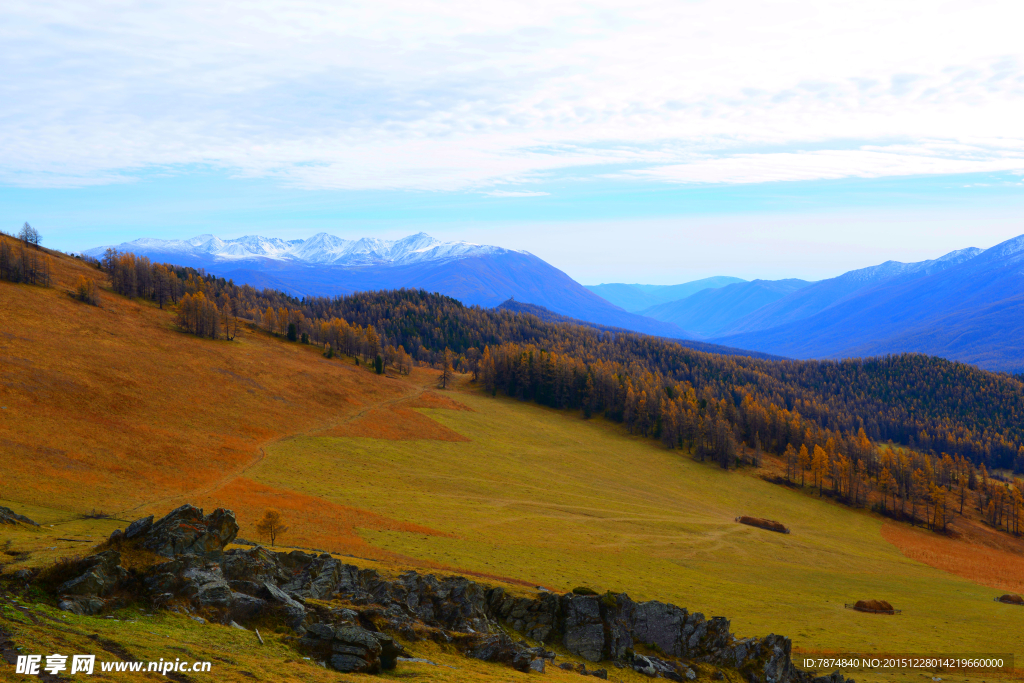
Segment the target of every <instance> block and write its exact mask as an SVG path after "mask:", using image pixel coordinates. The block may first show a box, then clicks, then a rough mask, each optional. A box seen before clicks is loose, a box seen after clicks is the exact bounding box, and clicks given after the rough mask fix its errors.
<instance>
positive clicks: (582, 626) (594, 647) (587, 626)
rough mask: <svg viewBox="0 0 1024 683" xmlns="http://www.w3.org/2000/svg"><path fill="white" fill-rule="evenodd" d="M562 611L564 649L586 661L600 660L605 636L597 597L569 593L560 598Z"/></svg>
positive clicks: (602, 655) (603, 650)
mask: <svg viewBox="0 0 1024 683" xmlns="http://www.w3.org/2000/svg"><path fill="white" fill-rule="evenodd" d="M562 611H563V613H564V614H565V627H564V633H565V635H564V636H563V637H562V644H563V645H565V649H566V650H568V651H569V652H571V653H573V654H575V655H579V656H580V657H583V658H584V659H586V660H588V661H591V662H599V661H601V660H602V659H603V658H604V652H605V637H604V621H603V620H602V619H601V605H600V602H599V598H598V597H597V596H593V595H573V594H572V593H570V594H568V595H565V596H564V597H563V598H562Z"/></svg>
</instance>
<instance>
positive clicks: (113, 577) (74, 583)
mask: <svg viewBox="0 0 1024 683" xmlns="http://www.w3.org/2000/svg"><path fill="white" fill-rule="evenodd" d="M82 565H83V567H84V568H85V571H83V572H82V574H80V575H79V576H76V577H75V578H73V579H71V580H69V581H66V582H64V583H63V584H62V585H61V586H60V588H58V589H57V592H58V593H59V594H61V595H99V596H102V595H107V594H108V593H110V592H111V591H112V590H114V588H115V587H116V586H117V584H118V582H120V581H121V580H123V579H124V578H125V577H126V576H127V575H128V572H126V571H125V570H124V568H122V567H121V553H119V552H117V551H116V550H107V551H105V552H102V553H99V554H97V555H92V556H90V557H87V558H85V560H83V561H82Z"/></svg>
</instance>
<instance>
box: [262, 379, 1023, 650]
mask: <svg viewBox="0 0 1024 683" xmlns="http://www.w3.org/2000/svg"><path fill="white" fill-rule="evenodd" d="M458 398H459V399H460V400H462V401H464V402H465V403H466V405H468V406H469V407H471V408H473V411H474V412H466V411H458V412H456V411H441V410H427V411H425V412H426V413H427V414H428V415H430V416H431V417H432V418H434V419H435V420H437V421H439V422H441V423H442V424H444V425H446V426H447V427H449V428H450V429H452V430H455V431H458V432H459V433H461V434H463V435H465V436H467V437H469V439H470V441H469V442H463V443H453V442H438V441H381V440H371V439H358V438H331V437H316V436H310V437H303V438H300V439H295V440H291V441H288V442H282V443H279V444H276V445H275V446H273V447H272V448H271V449H270V450H269V452H268V456H267V458H266V459H265V460H264V461H263V462H262V463H261V464H260V465H259V466H258V467H257V468H255V469H254V471H253V472H252V476H253V477H254V478H255V479H256V480H258V481H264V482H266V483H269V484H273V485H275V486H281V487H289V488H295V489H299V490H303V491H305V492H307V493H309V494H310V495H316V496H321V497H323V498H325V499H327V500H344V501H348V502H349V503H350V504H354V505H356V506H359V507H365V508H367V509H371V510H374V509H377V510H379V511H386V512H387V514H388V515H390V516H393V517H396V518H398V519H402V520H412V521H416V522H417V523H420V524H425V525H427V526H430V527H432V528H435V529H438V530H440V531H448V532H451V533H452V534H453V536H452V537H447V536H417V535H412V534H398V533H394V532H386V531H366V532H364V537H366V538H367V539H368V540H369V541H370V542H371V543H373V544H374V545H378V546H381V547H385V548H388V549H391V550H393V551H395V552H398V553H402V554H404V555H410V556H415V557H423V558H429V559H432V560H435V561H438V562H443V563H448V564H457V565H459V566H462V567H468V568H471V569H475V570H478V571H483V572H493V573H498V574H503V575H507V576H519V577H522V578H525V579H530V580H531V581H535V582H536V583H538V584H542V585H546V586H550V587H552V588H555V589H559V590H565V589H568V588H571V587H572V586H575V585H578V584H580V583H584V584H589V585H591V586H592V587H594V588H597V589H599V590H602V591H603V590H605V589H612V590H624V591H626V592H628V593H629V594H630V595H631V596H633V597H634V598H638V599H661V600H666V601H671V602H675V603H677V604H680V605H684V606H687V607H689V608H691V609H694V610H700V611H702V612H704V613H705V614H706V615H719V614H721V615H726V616H728V617H730V618H731V619H732V622H733V626H734V631H735V632H737V633H740V634H764V633H768V632H772V631H774V632H781V633H784V634H786V635H789V636H791V637H793V639H794V641H795V644H796V646H798V647H800V648H803V649H805V650H808V651H832V650H842V651H847V652H850V651H875V652H879V651H893V650H895V651H901V652H950V648H951V647H954V648H955V649H956V650H957V651H963V652H995V651H1012V652H1016V653H1024V630H1022V626H1024V610H1020V609H1014V608H1012V607H1010V608H1007V606H1005V605H1000V604H998V603H995V602H993V601H992V597H993V594H994V592H993V591H992V590H991V589H987V588H982V587H979V586H978V585H976V584H973V583H970V582H968V581H965V580H962V579H959V578H956V577H953V576H950V575H949V574H945V573H943V572H940V571H938V570H935V569H932V568H931V567H928V566H926V565H923V564H920V563H918V562H915V561H913V560H909V559H907V558H905V557H904V556H903V555H901V554H900V553H899V551H897V550H896V548H894V547H893V546H892V545H890V544H889V543H887V542H885V541H884V540H883V539H882V537H881V535H880V529H881V525H882V522H881V520H880V519H878V518H877V517H874V516H872V515H869V514H867V513H859V512H854V511H851V510H849V509H847V508H844V507H840V506H838V505H833V504H831V503H828V502H825V501H819V500H816V499H814V498H812V497H809V496H805V495H801V494H799V493H796V492H793V491H789V490H786V489H784V488H781V487H778V486H774V485H771V484H768V483H766V482H763V481H760V480H758V479H756V478H753V477H747V476H742V475H737V474H736V473H725V472H722V471H721V470H719V469H717V468H715V467H713V466H709V465H706V464H700V463H697V462H694V461H692V460H690V459H688V458H685V457H680V455H679V453H677V452H676V453H673V452H669V451H665V450H662V449H660V448H657V447H654V446H652V445H651V443H650V442H649V441H647V440H643V439H639V438H635V437H630V436H628V435H626V434H623V433H622V432H621V430H620V429H619V428H618V427H617V426H615V425H610V424H607V423H601V422H598V421H591V422H584V421H583V420H580V419H578V418H576V417H573V416H568V415H564V414H560V413H556V412H554V411H550V410H546V409H543V408H539V407H536V406H532V405H527V404H522V403H518V402H515V401H511V400H508V399H500V398H499V399H494V398H490V397H484V396H481V395H480V394H478V393H475V392H466V393H463V394H461V395H459V397H458ZM314 473H315V475H314ZM382 493H383V494H384V495H381V494H382ZM740 514H751V515H755V516H764V517H769V518H772V519H777V520H781V521H783V522H784V523H786V524H787V525H788V526H790V527H791V529H792V532H793V533H792V534H790V535H782V534H775V533H771V532H767V531H762V530H759V529H754V528H750V527H746V526H741V525H739V524H736V523H735V522H734V521H733V519H734V518H735V517H736V516H737V515H740ZM863 598H881V599H886V600H889V601H890V602H892V603H893V604H895V605H896V606H897V607H900V608H902V609H903V610H904V614H903V615H901V616H899V617H879V616H874V615H865V614H861V613H857V612H853V611H852V610H847V609H844V607H843V604H844V602H851V603H852V602H854V601H856V600H858V599H863ZM953 634H955V636H954V635H953Z"/></svg>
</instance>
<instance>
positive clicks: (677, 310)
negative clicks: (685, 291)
mask: <svg viewBox="0 0 1024 683" xmlns="http://www.w3.org/2000/svg"><path fill="white" fill-rule="evenodd" d="M810 284H811V283H810V282H807V281H806V280H796V279H791V280H753V281H751V282H738V283H734V284H730V285H726V286H724V287H719V288H715V289H704V290H702V291H699V292H697V293H695V294H692V295H690V296H688V297H687V298H685V299H682V300H680V301H669V302H667V303H663V304H658V305H656V306H651V307H650V308H646V309H644V310H643V311H641V315H645V316H648V317H651V318H654V319H656V320H661V321H662V322H668V323H672V324H673V325H678V326H681V327H682V326H686V328H687V329H689V330H692V331H693V332H695V333H697V334H700V335H703V336H704V337H714V336H716V335H718V334H720V333H721V332H722V331H723V330H727V329H729V328H731V327H732V326H733V325H735V324H736V322H737V321H738V320H741V319H743V318H744V317H746V316H748V315H750V314H751V313H753V312H754V311H757V310H760V309H762V308H763V307H765V306H767V305H769V304H771V303H773V302H775V301H779V300H780V299H783V298H785V297H786V296H787V295H789V294H792V293H793V292H797V291H799V290H801V289H803V288H805V287H807V286H808V285H810Z"/></svg>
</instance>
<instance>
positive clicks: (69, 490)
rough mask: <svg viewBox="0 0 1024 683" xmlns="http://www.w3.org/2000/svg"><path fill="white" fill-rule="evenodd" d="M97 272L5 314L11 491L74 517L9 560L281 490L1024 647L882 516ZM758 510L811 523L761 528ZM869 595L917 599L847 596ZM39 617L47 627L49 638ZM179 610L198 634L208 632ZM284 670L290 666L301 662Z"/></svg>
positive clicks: (300, 531) (0, 304)
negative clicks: (184, 311) (181, 310)
mask: <svg viewBox="0 0 1024 683" xmlns="http://www.w3.org/2000/svg"><path fill="white" fill-rule="evenodd" d="M78 272H89V271H88V270H87V269H85V268H84V266H81V264H76V263H74V262H71V261H69V260H68V259H64V260H62V261H61V262H59V263H58V264H57V266H56V267H55V276H56V277H55V279H56V280H57V286H56V287H54V288H53V289H50V290H42V289H39V288H34V287H27V286H22V285H10V284H9V283H0V288H2V294H3V295H2V296H0V319H4V320H13V321H17V324H15V325H8V326H6V328H5V329H4V330H2V331H0V360H2V362H3V367H4V373H3V377H2V381H0V405H3V406H6V409H4V410H3V411H2V412H0V470H2V471H3V473H4V475H5V476H4V478H5V484H6V485H5V486H4V487H3V493H2V494H0V497H2V498H4V499H5V500H4V501H0V504H6V505H9V506H11V507H14V508H15V510H17V511H19V512H23V513H25V514H28V515H29V516H30V517H35V518H38V519H39V521H41V522H46V523H48V524H49V523H53V524H55V525H56V526H55V527H53V528H50V527H47V528H45V529H42V530H38V531H20V532H18V533H17V534H14V532H12V531H10V530H8V529H0V541H3V540H4V539H5V538H10V539H12V540H13V541H14V546H13V548H14V550H27V551H30V552H31V555H29V556H24V557H19V558H17V561H15V562H13V563H11V564H10V566H9V567H7V568H5V570H13V569H14V568H16V567H18V566H23V565H29V564H38V563H41V562H46V561H52V559H54V558H55V557H56V556H59V555H62V554H69V553H75V552H83V551H85V549H87V548H89V547H90V545H89V544H87V543H75V542H71V541H57V540H56V538H58V537H63V538H79V539H82V540H93V541H96V540H99V539H100V538H102V537H104V536H106V535H107V534H109V532H110V530H111V529H112V528H114V526H117V524H116V523H115V522H112V521H106V520H80V519H78V518H77V515H78V513H82V512H87V511H89V510H91V509H93V508H98V509H105V510H108V511H112V510H116V511H120V512H121V515H120V516H121V517H122V519H132V518H134V517H135V516H139V515H141V514H142V512H143V511H152V512H165V511H166V510H167V509H169V508H170V507H172V506H173V505H176V504H179V503H181V502H184V501H186V500H188V501H193V502H201V503H202V504H203V505H204V506H206V507H210V506H212V505H225V506H227V507H231V508H234V509H235V510H236V511H237V512H239V518H240V521H241V523H242V532H241V534H242V535H243V536H253V535H254V532H253V530H252V523H253V521H254V518H255V516H257V515H258V514H259V512H260V511H261V510H262V508H263V507H265V506H266V505H270V504H273V505H276V506H278V507H281V508H282V509H284V510H285V512H286V514H288V515H289V517H290V520H289V521H291V522H292V527H293V531H292V532H291V534H290V536H289V538H288V539H286V540H287V541H288V542H290V543H293V544H295V545H304V546H314V547H323V548H328V549H330V550H332V551H337V552H342V553H352V554H355V555H358V556H360V557H365V558H370V560H374V561H377V562H370V561H369V560H366V561H364V560H360V562H362V563H364V564H368V563H369V564H376V565H377V566H381V567H383V568H394V569H397V568H401V567H406V566H418V567H420V568H424V567H426V568H432V567H433V568H436V567H447V568H451V569H453V570H469V571H473V572H477V573H480V574H486V575H497V576H505V577H511V578H517V579H521V580H526V581H529V582H531V583H536V584H543V585H545V586H549V587H552V588H555V589H560V590H562V589H566V588H570V587H572V586H574V585H578V584H589V585H591V586H593V587H594V588H598V589H601V590H604V589H612V590H624V591H626V592H628V593H629V594H630V595H632V596H633V597H634V598H637V599H660V600H666V601H671V602H675V603H677V604H680V605H683V606H686V607H688V608H690V609H692V610H696V611H702V612H704V613H705V614H706V615H718V614H722V615H725V616H728V617H729V618H731V619H732V622H733V630H734V632H737V633H739V634H749V635H753V634H765V633H768V632H773V631H774V632H781V633H784V634H786V635H789V636H791V637H792V638H793V639H794V642H795V644H796V645H797V647H799V648H803V649H804V650H807V651H822V650H825V651H827V650H842V651H847V652H849V651H853V650H873V651H893V650H897V651H904V652H910V651H917V652H928V651H931V652H952V651H956V652H972V651H973V652H1000V651H1012V652H1014V653H1016V654H1017V655H1018V656H1024V609H1020V608H1014V607H1009V606H1005V605H1000V604H998V603H994V602H993V601H992V596H993V594H994V593H993V591H992V590H991V589H987V588H982V587H980V586H978V585H977V584H974V583H971V582H968V581H965V580H962V579H958V578H956V577H953V576H951V575H949V574H946V573H943V572H940V571H938V570H935V569H932V568H931V567H928V566H926V565H924V564H921V563H918V562H915V561H912V560H909V559H906V558H905V557H904V556H903V555H901V554H900V553H899V552H898V551H897V550H896V549H895V548H894V547H893V546H892V545H890V544H889V543H887V542H886V541H885V540H884V539H883V538H882V536H881V534H880V528H881V521H880V520H879V519H878V518H876V517H873V516H871V515H869V514H867V513H862V512H854V511H851V510H849V509H846V508H842V507H839V506H836V505H832V504H830V503H828V502H827V501H819V500H816V499H814V498H812V497H809V496H807V495H803V494H800V493H797V492H793V491H789V490H786V489H784V488H781V487H777V486H773V485H770V484H767V483H764V482H762V481H760V480H757V479H755V478H753V477H747V476H743V475H741V474H737V473H725V472H721V471H720V470H718V469H716V468H715V467H713V466H710V465H706V464H700V463H696V462H692V461H691V460H689V459H688V458H686V457H683V456H682V455H681V454H680V453H678V452H669V451H665V450H663V449H661V448H660V447H658V446H657V445H656V444H654V443H652V442H651V441H649V440H643V439H639V438H634V437H630V436H628V435H626V434H624V433H623V432H622V430H621V428H620V427H618V426H617V425H612V424H609V423H604V422H601V421H599V420H591V421H583V420H581V419H580V418H579V417H578V416H575V415H570V414H565V413H558V412H555V411H551V410H547V409H544V408H540V407H537V406H534V405H528V404H523V403H519V402H516V401H512V400H508V399H503V398H497V399H495V398H491V397H485V396H482V395H480V394H479V393H478V392H476V391H475V390H473V389H472V388H471V387H469V386H468V385H464V386H462V387H461V388H460V389H459V390H457V391H456V392H452V393H450V394H447V395H448V396H454V397H455V398H457V399H458V400H459V401H461V402H462V403H464V404H465V405H466V406H468V407H469V408H470V409H471V410H450V409H441V408H429V407H428V408H424V407H422V406H430V405H444V401H443V400H442V401H438V400H436V399H432V398H430V394H429V393H428V394H424V393H423V389H424V387H425V386H427V385H429V384H432V383H433V378H432V375H431V373H429V372H427V371H421V372H417V373H415V374H414V376H413V377H412V378H411V379H396V378H386V379H385V378H379V377H375V376H373V375H371V374H369V373H368V372H366V371H365V369H363V368H357V367H355V366H354V365H353V364H350V363H348V364H346V363H343V362H337V361H335V362H327V361H325V360H324V359H322V358H320V356H319V354H318V353H317V352H316V350H315V349H312V348H309V347H302V346H299V345H294V344H287V343H284V342H282V341H281V340H279V339H275V338H270V337H268V336H266V335H264V334H262V333H258V332H254V331H246V332H245V333H244V334H243V335H242V336H241V337H240V339H239V341H237V342H234V343H228V342H223V341H217V342H213V341H209V340H201V339H197V338H194V337H189V336H186V335H182V334H180V333H178V332H176V331H174V329H173V326H172V324H171V318H170V314H169V313H168V312H166V311H159V310H157V309H156V308H155V307H153V306H152V305H150V304H147V303H144V302H132V301H126V300H124V299H122V298H120V297H116V296H113V295H110V294H106V293H104V295H103V302H102V304H103V306H102V308H93V307H88V306H84V305H82V304H79V303H77V302H75V301H73V300H71V299H70V298H69V297H68V296H67V295H66V293H65V292H64V291H63V289H64V288H66V287H68V286H70V282H71V281H72V279H73V278H74V277H75V276H76V275H77V273H78ZM91 274H93V275H95V274H96V273H95V271H92V273H91ZM410 397H416V398H415V400H412V401H410ZM424 417H426V418H430V419H429V420H425V419H424ZM380 423H384V424H385V425H386V427H384V428H381V427H380ZM353 435H355V436H353ZM367 436H371V437H376V438H367ZM415 436H422V437H427V438H419V439H413V438H412V437H415ZM9 482H13V485H12V484H10V483H9ZM740 514H750V515H755V516H764V517H770V518H773V519H778V520H780V521H783V522H785V523H786V524H787V525H788V526H790V527H791V528H792V530H793V533H792V534H791V535H778V534H773V533H771V532H766V531H762V530H758V529H753V528H750V527H744V526H740V525H737V524H735V523H734V522H733V519H734V517H736V516H737V515H740ZM357 534H358V535H357ZM89 536H91V539H90V538H89ZM9 557H10V558H13V557H14V556H9ZM2 561H4V562H6V561H7V558H4V559H3V560H2ZM381 563H383V564H381ZM860 598H880V599H887V600H889V601H890V602H892V603H894V604H895V605H896V606H897V607H900V608H902V609H903V610H904V614H903V615H901V616H899V617H881V616H874V615H865V614H860V613H854V612H852V611H849V610H845V609H843V607H842V604H843V602H852V601H854V600H856V599H860ZM5 613H6V612H5ZM166 618H167V619H171V620H173V617H166ZM69 619H77V618H73V617H69ZM139 619H141V620H140V621H139V623H140V624H146V628H148V629H149V631H155V630H157V629H156V628H155V627H153V628H150V626H151V624H150V622H149V621H148V619H150V618H141V617H140V618H139ZM152 619H157V620H159V619H164V617H153V618H152ZM85 621H86V622H87V623H88V624H89V628H91V629H94V630H97V631H99V630H102V629H108V628H109V629H112V628H114V626H113V625H111V624H109V623H106V622H104V621H103V620H98V619H92V620H85ZM186 627H188V628H186ZM17 628H19V629H20V628H22V627H21V626H19V627H17ZM24 628H25V629H27V631H26V632H25V633H23V634H22V635H24V636H25V637H26V638H28V641H25V642H31V641H32V640H33V639H36V640H37V641H38V639H39V638H43V637H44V635H45V634H42V632H40V631H39V628H37V627H34V626H32V627H30V626H27V625H26V626H25V627H24ZM118 628H122V629H123V632H121V633H120V638H121V641H120V642H124V643H126V644H127V645H129V646H132V647H139V648H148V647H150V646H151V644H148V641H147V638H148V636H146V635H145V633H147V632H148V631H147V630H146V629H143V628H141V627H139V628H137V629H135V631H132V630H131V629H127V627H118ZM174 628H179V629H181V630H182V633H181V634H179V637H180V638H182V639H185V638H186V635H185V634H187V633H190V631H189V629H191V628H193V627H192V626H191V624H188V623H185V622H182V623H181V624H178V625H177V626H175V627H174ZM209 628H211V629H219V628H220V627H212V626H211V627H209ZM32 629H35V631H32ZM29 631H32V633H29ZM239 633H241V632H239ZM45 637H50V636H45ZM188 637H191V636H188ZM231 637H237V634H228V635H225V636H223V638H224V639H226V640H225V643H228V641H230V640H231ZM217 638H221V636H217ZM196 640H198V636H197V637H196ZM214 641H217V639H213V640H211V642H210V643H209V646H210V647H213V646H214V645H213V643H214ZM39 642H41V641H39ZM217 642H219V641H217ZM232 642H233V641H232ZM204 646H205V645H204ZM153 647H156V646H155V645H153ZM224 647H225V648H227V650H226V651H228V650H231V648H234V647H236V646H235V645H230V644H225V645H224ZM237 647H239V648H242V649H241V650H237V651H236V655H239V654H242V653H245V654H246V656H248V653H246V652H245V648H243V647H242V646H241V645H239V646H237ZM129 649H131V647H129ZM86 651H88V650H86ZM154 652H157V650H154ZM436 654H437V656H438V657H447V656H448V655H445V654H444V653H436ZM139 656H142V655H139ZM160 656H166V654H165V653H157V656H156V658H159V657H160ZM451 663H452V664H453V665H458V664H457V662H455V661H454V660H453V661H452V662H451ZM298 665H299V666H301V663H299V664H298ZM225 666H227V665H225ZM268 666H271V665H269V664H268ZM274 666H276V665H274ZM280 666H281V667H284V668H281V669H280V672H279V674H280V676H281V678H280V680H288V679H289V678H290V677H292V675H293V674H292V673H289V671H290V670H288V669H287V667H286V665H284V664H281V665H280ZM288 666H290V665H288ZM474 666H481V665H476V664H473V665H469V664H467V665H465V667H464V670H466V668H468V669H472V668H473V667H474ZM473 670H474V671H475V669H473ZM489 670H490V669H487V668H486V667H485V668H484V669H482V670H481V671H489ZM301 671H302V670H300V673H301ZM445 671H447V670H445ZM424 673H425V674H426V675H429V677H430V678H432V679H436V680H443V678H438V677H439V676H441V675H442V673H443V672H442V670H437V669H431V670H429V671H426V672H424ZM239 675H240V676H241V677H242V679H245V678H246V677H245V676H244V675H243V674H239ZM267 675H268V676H269V674H267ZM295 675H296V676H298V675H299V674H295ZM559 675H561V674H559ZM501 676H502V677H504V678H507V679H513V678H515V677H516V674H515V672H512V671H505V670H502V672H501ZM908 676H909V677H908V678H907V680H912V679H913V680H916V678H917V677H919V674H917V675H916V676H914V675H908ZM474 677H476V674H475V673H474V674H473V675H472V676H470V675H469V674H468V673H467V675H466V676H465V677H464V679H465V680H468V679H471V678H474ZM230 678H231V677H227V678H225V680H229V679H230ZM891 678H892V677H888V678H887V677H881V678H878V677H872V676H864V675H861V676H858V679H859V680H873V679H877V680H888V679H891ZM958 678H960V677H958ZM983 678H984V677H983ZM989 678H991V676H989Z"/></svg>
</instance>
